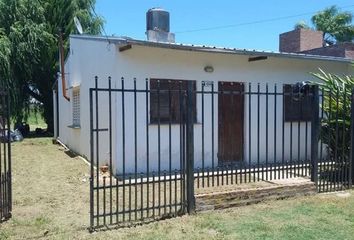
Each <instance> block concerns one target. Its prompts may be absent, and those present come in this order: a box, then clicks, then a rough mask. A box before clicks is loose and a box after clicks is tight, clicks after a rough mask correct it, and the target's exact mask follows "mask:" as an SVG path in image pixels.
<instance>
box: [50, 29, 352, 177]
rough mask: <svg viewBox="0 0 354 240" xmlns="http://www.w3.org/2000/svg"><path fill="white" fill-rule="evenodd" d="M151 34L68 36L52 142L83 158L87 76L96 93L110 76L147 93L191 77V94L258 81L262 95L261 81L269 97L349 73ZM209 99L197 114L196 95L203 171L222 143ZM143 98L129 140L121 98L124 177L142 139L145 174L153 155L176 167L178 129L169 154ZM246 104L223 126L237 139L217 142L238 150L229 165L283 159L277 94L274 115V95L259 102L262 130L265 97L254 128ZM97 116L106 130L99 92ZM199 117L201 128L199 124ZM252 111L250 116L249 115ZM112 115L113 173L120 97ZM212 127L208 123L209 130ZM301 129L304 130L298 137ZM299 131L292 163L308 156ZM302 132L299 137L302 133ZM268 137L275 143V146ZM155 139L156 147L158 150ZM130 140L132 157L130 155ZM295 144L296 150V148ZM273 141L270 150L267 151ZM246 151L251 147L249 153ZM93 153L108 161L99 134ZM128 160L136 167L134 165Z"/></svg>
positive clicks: (321, 61) (165, 133) (347, 67)
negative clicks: (287, 87) (317, 75)
mask: <svg viewBox="0 0 354 240" xmlns="http://www.w3.org/2000/svg"><path fill="white" fill-rule="evenodd" d="M155 30H156V29H155ZM155 30H154V28H151V29H148V40H146V41H145V40H136V39H131V38H126V37H105V36H87V35H71V36H70V51H69V54H68V57H67V59H66V62H65V79H64V80H65V81H66V82H65V84H66V89H65V90H64V91H66V93H64V92H63V90H62V84H63V81H62V80H61V79H58V97H55V98H54V100H55V101H54V105H55V111H54V112H55V117H54V119H55V120H56V121H55V126H56V130H57V131H56V133H55V136H56V138H58V139H59V140H60V141H61V142H62V143H64V144H65V145H67V146H68V147H69V148H70V149H72V150H73V151H75V152H77V153H79V154H81V155H82V156H84V157H87V158H88V159H89V158H90V104H89V100H90V99H89V89H90V88H93V87H94V86H95V76H98V86H99V87H101V88H107V87H108V80H107V79H108V77H109V76H110V77H111V78H112V88H115V89H120V88H121V87H122V85H121V84H122V81H121V78H122V77H124V84H125V86H124V88H125V89H133V88H134V79H136V87H137V89H145V88H146V86H148V87H149V88H150V87H152V86H153V84H154V83H153V82H154V81H155V80H156V79H159V80H161V83H163V81H165V80H171V81H173V80H192V81H193V82H194V84H195V87H196V90H197V91H198V92H200V91H201V89H202V86H203V85H204V90H205V91H211V87H212V85H213V87H214V90H215V91H218V90H220V89H219V88H220V87H221V86H223V85H222V84H220V83H221V82H223V83H224V85H225V86H231V85H232V84H231V83H234V86H236V87H235V89H236V90H237V89H240V85H239V83H244V87H243V88H244V89H243V90H244V91H249V90H250V89H248V88H249V87H248V86H249V83H251V84H252V89H251V90H252V91H258V84H259V86H260V91H261V92H265V91H266V84H267V85H268V89H269V92H274V87H275V85H277V91H278V92H282V91H283V84H295V83H298V82H304V81H309V80H310V81H311V80H314V79H312V77H311V75H310V74H309V73H310V72H317V71H318V68H321V69H323V70H324V71H326V72H330V73H336V74H352V73H353V72H352V67H351V60H350V59H346V58H339V57H328V56H316V55H308V54H297V53H284V52H266V51H257V50H245V49H236V48H220V47H213V46H197V45H187V44H177V43H174V42H173V40H174V36H173V35H171V34H170V33H169V29H165V30H166V31H157V30H156V31H155ZM146 79H148V85H146ZM65 94H67V95H68V96H69V97H70V101H68V100H67V99H66V98H64V97H63V95H65ZM212 95H213V94H209V95H205V96H204V99H203V106H204V109H203V111H202V95H201V94H196V102H195V108H196V121H195V124H194V139H195V140H194V141H195V144H194V152H195V153H194V154H195V167H202V165H203V164H202V158H204V167H208V166H209V167H210V166H212V165H214V166H217V165H219V164H220V163H222V161H223V160H222V159H220V158H221V155H222V154H220V151H221V150H220V148H222V147H223V146H222V143H220V139H219V138H220V134H219V132H220V131H225V129H220V126H223V123H220V121H221V119H220V118H219V116H220V115H219V113H220V111H222V109H221V108H222V107H220V104H218V101H220V99H219V98H218V96H214V99H212ZM147 97H148V98H146V94H145V93H138V95H137V128H136V130H137V138H135V130H134V129H135V128H134V124H135V122H134V96H133V93H131V92H130V93H127V94H125V110H124V111H125V112H124V114H125V122H124V124H125V136H124V141H125V149H124V151H125V156H124V159H125V160H124V161H125V162H124V164H125V171H126V172H127V173H131V172H134V170H135V167H136V168H137V171H138V172H145V171H147V162H146V156H147V144H146V142H147V141H149V142H150V144H149V161H150V162H149V169H148V171H157V170H158V166H159V162H158V159H159V158H160V169H162V170H167V169H169V167H170V166H169V163H170V162H169V160H170V158H169V156H170V154H171V164H172V166H171V168H172V169H178V168H179V167H180V150H181V149H180V138H179V134H180V128H179V127H180V126H179V124H172V125H171V136H172V138H171V145H172V149H171V151H170V148H169V146H170V142H169V136H170V135H169V131H170V129H169V124H166V122H165V123H163V122H162V123H160V127H158V124H156V122H154V120H153V117H152V116H151V115H152V114H153V110H152V109H151V105H150V104H151V103H150V104H149V101H150V100H151V95H148V96H147ZM146 99H148V100H147V101H148V102H146ZM249 101H250V98H248V96H245V97H243V98H239V102H238V107H237V108H234V109H240V110H239V112H237V113H236V118H237V119H238V120H237V123H235V122H234V124H231V125H234V126H236V124H238V126H241V128H242V130H241V131H238V134H236V135H234V137H235V138H236V137H238V138H239V139H236V140H235V139H224V141H223V142H224V144H227V143H230V142H233V143H234V144H236V145H237V146H235V145H234V146H230V144H229V145H228V146H227V147H226V148H228V149H231V150H232V151H233V150H234V149H235V148H236V151H239V152H240V154H239V155H240V156H241V157H240V158H241V159H236V160H235V161H245V162H249V161H252V162H254V161H257V160H260V161H262V162H264V161H265V158H269V161H273V159H274V156H275V157H276V158H277V159H278V158H281V157H282V154H284V157H285V159H289V157H290V154H291V153H290V147H289V146H290V145H289V141H290V137H289V128H290V124H291V123H290V122H285V123H284V127H285V130H284V131H285V139H284V142H285V143H284V151H283V152H284V153H282V147H281V146H280V145H281V142H282V130H281V128H282V123H283V109H284V108H283V99H282V96H279V97H277V100H276V101H277V104H276V106H275V108H276V112H277V113H276V114H274V111H275V109H274V102H275V98H274V96H270V97H269V99H268V100H267V101H268V104H269V106H272V107H269V109H268V113H267V114H268V115H269V116H268V122H267V123H268V127H266V121H264V119H265V118H264V116H265V114H266V102H265V97H264V96H262V97H261V99H260V101H259V102H260V105H259V112H260V119H261V121H260V123H259V125H257V124H258V122H257V117H254V116H256V115H254V116H252V119H251V120H250V119H249V116H250V112H249V109H250V108H249V103H250V102H249ZM226 102H227V100H226ZM212 103H213V104H212ZM251 105H252V106H251V109H252V110H251V111H257V110H258V100H257V96H256V95H255V96H251ZM98 111H99V117H100V121H99V125H100V126H99V127H100V128H102V129H104V128H107V127H108V126H109V125H108V124H109V123H108V112H109V109H108V94H102V95H99V105H98ZM203 113H204V123H203V124H201V122H202V119H203ZM212 113H214V115H213V116H211V114H212ZM254 113H256V112H254ZM254 113H253V112H252V113H251V115H252V114H254ZM147 115H148V121H147V117H146V116H147ZM112 116H113V117H112V120H113V121H112V136H113V142H112V147H113V148H112V162H113V168H114V169H115V172H116V173H117V174H119V173H121V171H122V165H123V156H122V154H123V143H122V141H123V138H122V131H123V129H122V94H121V92H118V93H114V94H113V95H112ZM275 118H276V119H275ZM213 121H214V122H213ZM231 122H232V121H231ZM299 122H300V120H299ZM212 123H214V125H213V126H214V127H213V126H212ZM294 124H297V123H294ZM306 124H307V126H306ZM202 126H204V133H203V134H204V143H203V144H204V147H203V145H202V140H201V139H202V137H201V136H202ZM305 127H306V128H308V130H307V131H306V132H305ZM147 129H148V130H149V136H148V138H146V130H147ZM212 130H213V131H212ZM265 131H268V139H267V140H266V139H265V138H264V137H262V138H261V139H260V138H258V137H257V136H265V134H266V133H265ZM158 132H160V137H158ZM300 132H301V136H298V131H294V133H293V134H292V137H293V141H292V144H293V145H292V146H293V147H294V149H300V154H301V157H300V158H302V159H308V157H309V154H310V153H309V151H308V152H305V148H306V149H307V148H309V146H310V145H309V144H310V140H309V141H308V142H307V143H308V146H305V142H306V138H307V139H310V137H309V136H310V134H311V127H310V123H309V122H308V121H301V122H300ZM306 133H307V136H305V135H306ZM257 134H259V135H257ZM250 137H251V138H250ZM274 138H276V139H277V142H275V139H274ZM158 139H159V142H160V148H158ZM135 140H136V144H137V155H135V150H136V149H135ZM266 141H267V143H268V145H267V144H266ZM298 143H300V144H301V146H300V145H297V144H298ZM274 144H276V145H278V146H276V147H275V148H274ZM258 145H259V147H258ZM225 146H226V145H225ZM250 146H251V149H249V148H250ZM256 146H257V147H256ZM99 149H100V151H99V155H100V164H106V163H108V162H109V158H110V154H109V144H108V132H101V133H100V142H99ZM226 151H227V150H226ZM274 151H275V152H274ZM249 153H251V158H252V159H250V154H249ZM258 153H259V154H258ZM266 153H267V156H268V157H267V156H266ZM95 154H96V153H95ZM296 154H297V152H296ZM296 154H294V156H295V155H296ZM236 155H237V154H236ZM256 155H257V156H256ZM296 156H297V155H296ZM270 159H272V160H270ZM135 160H136V161H137V165H135ZM230 160H231V159H230ZM212 161H213V162H212Z"/></svg>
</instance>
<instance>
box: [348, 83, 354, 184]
mask: <svg viewBox="0 0 354 240" xmlns="http://www.w3.org/2000/svg"><path fill="white" fill-rule="evenodd" d="M350 141H351V143H350V156H349V167H348V172H349V174H348V178H349V179H348V184H349V188H352V185H353V173H354V164H353V157H354V88H353V89H352V94H351V96H350Z"/></svg>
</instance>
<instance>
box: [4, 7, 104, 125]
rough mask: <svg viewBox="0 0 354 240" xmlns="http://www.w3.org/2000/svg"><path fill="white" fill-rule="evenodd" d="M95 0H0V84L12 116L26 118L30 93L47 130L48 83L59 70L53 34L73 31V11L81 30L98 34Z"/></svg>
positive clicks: (50, 112)
mask: <svg viewBox="0 0 354 240" xmlns="http://www.w3.org/2000/svg"><path fill="white" fill-rule="evenodd" d="M94 5H95V0H0V12H1V15H0V79H1V82H0V87H2V88H6V89H9V92H10V95H11V100H12V109H13V111H12V116H13V118H14V120H15V121H16V122H21V121H23V120H25V119H26V117H27V116H26V113H28V110H29V108H30V99H36V100H37V101H39V102H41V103H42V109H41V110H42V113H43V116H44V119H45V120H46V123H47V125H48V130H49V131H51V130H52V129H53V96H52V86H53V84H54V82H55V80H56V78H57V73H58V71H59V64H58V59H59V50H58V34H59V31H61V32H62V33H63V39H64V45H65V49H67V46H68V37H69V35H70V34H71V33H76V29H75V25H74V21H73V19H74V17H75V16H76V17H77V18H78V19H79V20H80V21H81V23H82V26H83V28H84V30H85V33H86V34H99V33H100V32H101V29H102V26H103V19H102V18H101V17H98V16H97V15H96V14H95V12H94Z"/></svg>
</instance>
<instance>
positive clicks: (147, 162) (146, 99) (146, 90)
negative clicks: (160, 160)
mask: <svg viewBox="0 0 354 240" xmlns="http://www.w3.org/2000/svg"><path fill="white" fill-rule="evenodd" d="M145 114H146V116H145V117H146V119H145V121H146V122H145V124H146V129H145V131H146V175H147V176H146V178H147V184H146V186H147V189H146V205H147V206H146V212H147V213H146V215H147V217H149V208H150V199H149V198H150V158H149V156H150V153H149V147H150V146H149V79H148V78H146V79H145Z"/></svg>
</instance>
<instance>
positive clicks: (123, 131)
mask: <svg viewBox="0 0 354 240" xmlns="http://www.w3.org/2000/svg"><path fill="white" fill-rule="evenodd" d="M121 82H122V161H123V164H122V171H123V186H122V189H123V196H122V197H123V206H122V208H123V211H122V212H123V222H124V221H125V180H126V179H125V96H124V92H125V89H124V78H123V77H122V78H121Z"/></svg>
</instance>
